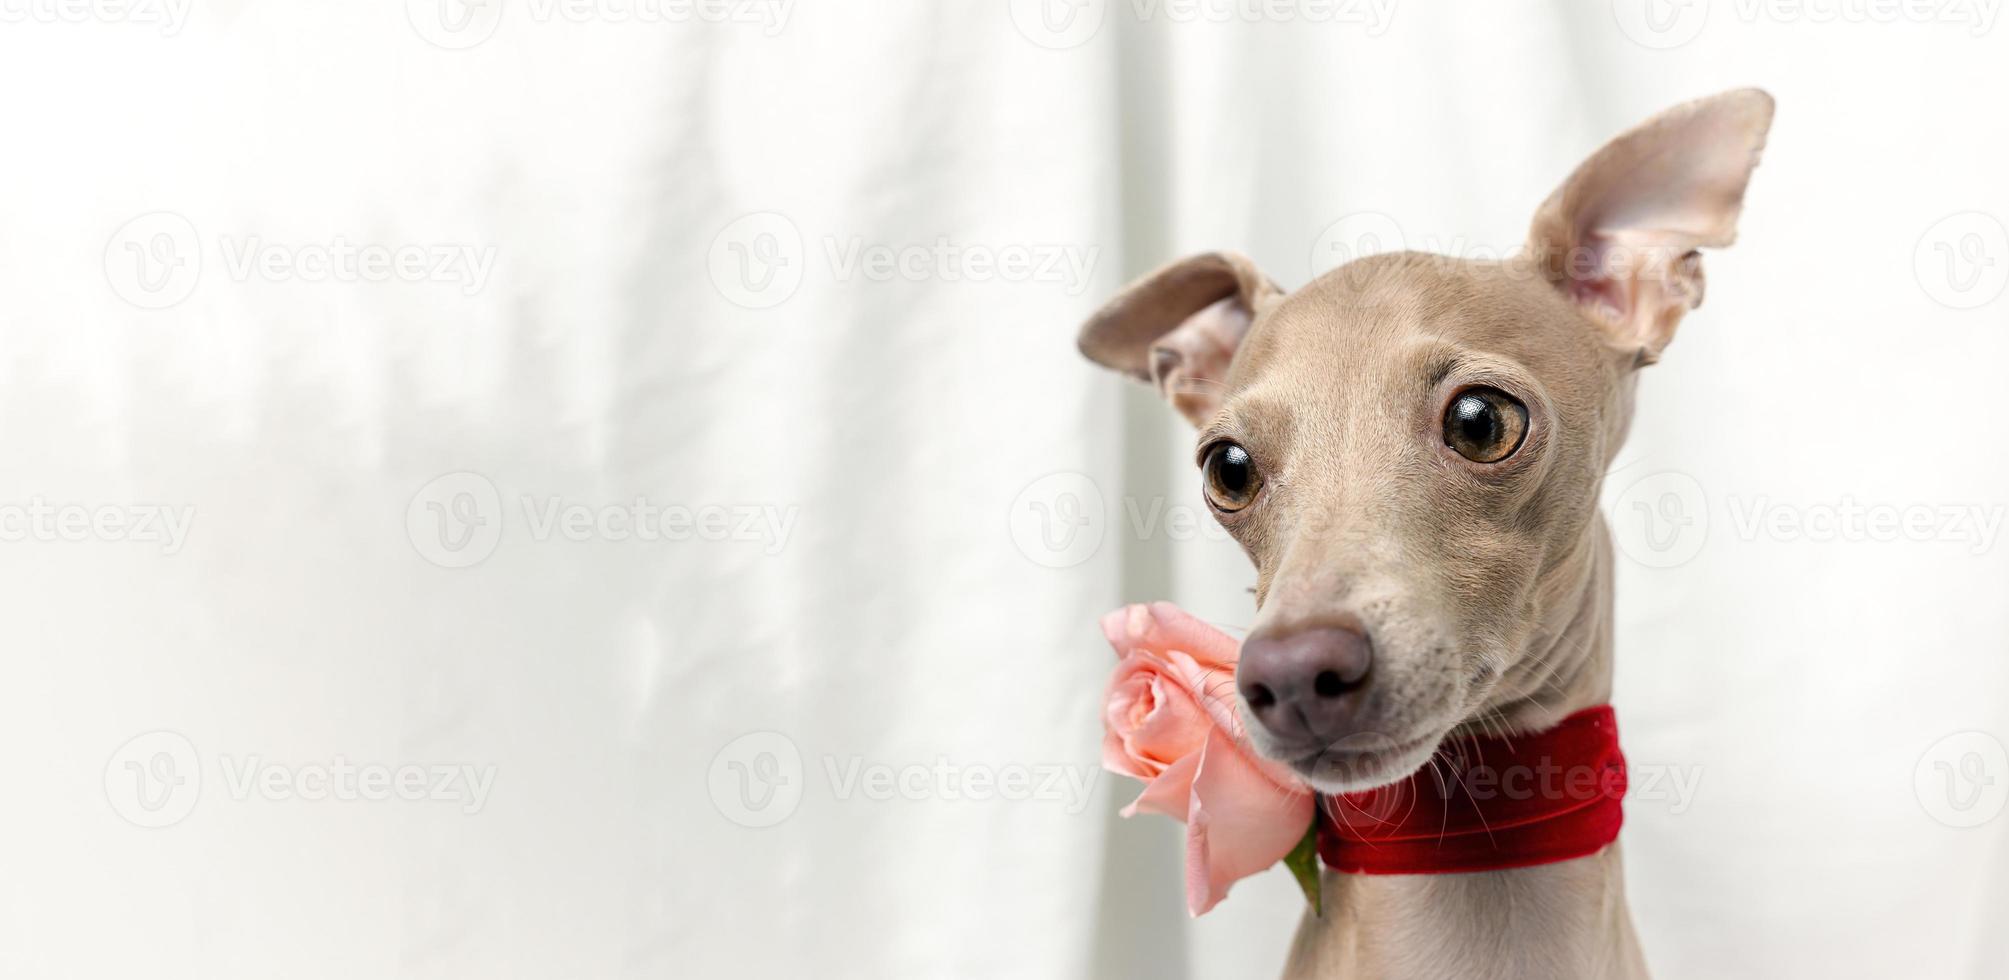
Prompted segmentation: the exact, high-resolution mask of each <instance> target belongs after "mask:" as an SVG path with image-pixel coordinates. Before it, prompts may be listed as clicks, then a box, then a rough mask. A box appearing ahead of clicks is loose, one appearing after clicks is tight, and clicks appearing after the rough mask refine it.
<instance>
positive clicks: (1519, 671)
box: [1458, 515, 1612, 734]
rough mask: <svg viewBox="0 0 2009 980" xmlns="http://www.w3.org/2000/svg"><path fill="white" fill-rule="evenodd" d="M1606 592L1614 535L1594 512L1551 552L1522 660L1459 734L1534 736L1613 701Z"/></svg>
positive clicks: (1609, 588)
mask: <svg viewBox="0 0 2009 980" xmlns="http://www.w3.org/2000/svg"><path fill="white" fill-rule="evenodd" d="M1611 595H1612V556H1611V532H1610V531H1609V530H1608V529H1607V528H1606V527H1605V523H1604V518H1603V516H1602V515H1599V516H1597V517H1595V518H1593V519H1592V520H1591V522H1590V523H1589V524H1588V525H1587V526H1586V527H1585V528H1584V531H1583V533H1582V534H1579V535H1577V536H1576V538H1575V539H1574V540H1572V541H1570V542H1569V543H1568V544H1567V545H1566V546H1564V547H1563V548H1561V549H1559V551H1558V552H1557V553H1556V554H1555V555H1554V557H1553V559H1552V564H1551V565H1550V568H1549V571H1548V573H1547V574H1545V575H1543V576H1542V578H1541V580H1540V583H1539V585H1538V586H1537V594H1536V597H1535V604H1534V615H1533V616H1532V617H1531V629H1530V631H1529V634H1528V636H1527V638H1526V639H1525V640H1524V642H1523V652H1522V654H1521V656H1520V657H1518V658H1517V659H1516V660H1515V661H1514V663H1513V665H1512V666H1510V667H1509V668H1508V669H1507V670H1506V672H1505V673H1504V674H1503V675H1502V676H1501V678H1500V681H1499V683H1498V684H1496V685H1495V686H1494V688H1493V691H1492V693H1491V694H1490V695H1489V696H1488V697H1487V698H1486V700H1485V703H1484V706H1483V707H1482V708H1481V709H1479V710H1478V711H1476V712H1474V713H1473V716H1472V717H1471V718H1469V719H1467V720H1466V722H1465V724H1464V725H1462V726H1460V727H1459V729H1458V732H1459V733H1460V734H1484V733H1487V732H1493V733H1498V732H1500V731H1502V730H1503V729H1504V731H1505V733H1507V734H1513V733H1517V732H1537V731H1541V730H1543V729H1546V728H1549V727H1551V726H1553V725H1554V724H1555V723H1556V722H1559V721H1561V720H1563V719H1564V718H1566V717H1568V716H1569V715H1571V714H1574V713H1576V712H1578V711H1581V710H1583V709H1585V708H1589V707H1592V706H1594V705H1600V704H1604V703H1606V702H1608V701H1610V700H1611V672H1612V641H1611Z"/></svg>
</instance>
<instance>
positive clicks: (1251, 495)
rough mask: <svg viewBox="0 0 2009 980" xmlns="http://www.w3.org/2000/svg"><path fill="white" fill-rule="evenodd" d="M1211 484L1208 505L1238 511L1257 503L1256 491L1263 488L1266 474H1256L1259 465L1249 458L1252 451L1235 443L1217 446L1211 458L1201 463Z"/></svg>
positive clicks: (1207, 480) (1209, 456)
mask: <svg viewBox="0 0 2009 980" xmlns="http://www.w3.org/2000/svg"><path fill="white" fill-rule="evenodd" d="M1200 469H1201V470H1202V471H1203V473H1204V476H1205V479H1206V484H1207V502H1208V503H1211V504H1213V505H1214V506H1215V507H1216V508H1217V509H1220V510H1224V511H1229V512H1233V511H1238V510H1241V509H1242V508H1244V507H1247V506H1248V505H1249V502H1250V501H1253V500H1255V499H1256V491H1258V490H1261V489H1262V488H1263V477H1262V474H1260V473H1257V472H1256V461H1255V460H1253V459H1250V458H1249V451H1248V450H1246V449H1243V448H1242V447H1240V446H1238V445H1235V444H1234V443H1232V442H1223V443H1218V444H1216V445H1215V446H1214V447H1213V448H1212V449H1209V450H1207V458H1206V459H1205V460H1204V461H1202V462H1201V463H1200Z"/></svg>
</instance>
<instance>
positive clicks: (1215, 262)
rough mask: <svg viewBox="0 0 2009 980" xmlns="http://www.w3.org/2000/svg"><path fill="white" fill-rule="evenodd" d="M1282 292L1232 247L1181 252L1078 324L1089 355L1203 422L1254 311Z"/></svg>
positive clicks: (1214, 408)
mask: <svg viewBox="0 0 2009 980" xmlns="http://www.w3.org/2000/svg"><path fill="white" fill-rule="evenodd" d="M1282 297H1283V290H1281V289H1278V288H1277V286H1276V284H1274V283H1272V282H1270V280H1269V279H1268V278H1267V277H1265V276H1264V275H1263V274H1262V273H1261V272H1259V271H1257V270H1256V267H1255V264H1254V263H1252V262H1250V261H1249V260H1248V259H1247V258H1246V257H1244V256H1241V255H1237V254H1234V253H1232V252H1208V253H1205V254H1203V255H1195V256H1192V257H1190V258H1185V259H1180V260H1179V261H1177V262H1174V263H1172V264H1170V265H1167V266H1165V267H1164V268H1161V269H1159V270H1158V271H1156V272H1153V273H1150V274H1149V275H1146V276H1144V277H1143V278H1141V279H1139V280H1137V281H1136V282H1133V283H1131V284H1130V285H1128V286H1125V287H1124V288H1123V291H1122V292H1121V293H1118V294H1117V295H1116V298H1115V299H1112V300H1110V301H1109V302H1108V303H1107V304H1105V305H1104V306H1103V307H1102V309H1100V310H1097V311H1096V312H1095V315H1094V316H1091V317H1089V318H1088V322H1087V323H1085V324H1083V325H1082V327H1081V339H1080V345H1081V352H1082V353H1083V354H1085V355H1087V356H1088V359H1089V360H1091V361H1094V362H1095V363H1097V364H1100V365H1102V366H1104V367H1107V368H1113V369H1115V370H1118V371H1121V372H1123V373H1125V374H1128V375H1130V376H1131V377H1133V378H1136V379H1137V380H1139V381H1143V382H1146V383H1149V384H1152V385H1155V386H1156V387H1157V388H1158V390H1159V393H1161V394H1163V395H1164V396H1165V400H1166V401H1169V402H1171V403H1172V407H1173V408H1175V409H1177V410H1178V412H1179V414H1181V415H1184V416H1185V417H1186V418H1187V420H1188V421H1190V422H1192V423H1193V424H1194V425H1203V424H1205V423H1206V421H1207V420H1208V419H1209V418H1211V417H1212V416H1213V415H1214V413H1215V412H1218V411H1220V408H1221V396H1222V394H1223V392H1224V391H1225V390H1226V387H1227V378H1228V365H1229V364H1230V363H1231V362H1232V361H1233V360H1234V357H1235V350H1236V348H1237V347H1239V346H1241V343H1242V337H1243V336H1244V335H1246V334H1247V333H1248V330H1249V324H1250V323H1252V322H1254V320H1255V318H1256V315H1257V314H1259V313H1261V312H1262V311H1263V310H1265V309H1268V308H1269V307H1270V305H1272V304H1273V303H1275V302H1276V301H1277V300H1278V299H1281V298H1282Z"/></svg>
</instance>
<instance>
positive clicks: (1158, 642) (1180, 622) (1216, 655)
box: [1102, 602, 1242, 667]
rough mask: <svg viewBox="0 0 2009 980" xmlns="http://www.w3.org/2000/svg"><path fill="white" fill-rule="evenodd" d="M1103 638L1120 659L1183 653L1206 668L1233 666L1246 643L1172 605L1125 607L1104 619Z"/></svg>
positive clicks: (1164, 603)
mask: <svg viewBox="0 0 2009 980" xmlns="http://www.w3.org/2000/svg"><path fill="white" fill-rule="evenodd" d="M1102 635H1103V636H1104V637H1105V638H1107V639H1108V640H1109V645H1110V646H1111V647H1114V648H1115V649H1116V653H1117V655H1118V656H1123V655H1127V654H1130V653H1132V652H1134V651H1137V650H1143V651H1146V652H1149V653H1154V654H1158V655H1159V656H1163V655H1165V654H1166V653H1169V652H1171V651H1174V650H1176V651H1179V652H1181V653H1184V654H1186V655H1187V656H1189V657H1191V658H1193V659H1194V660H1195V661H1197V662H1198V663H1200V664H1201V665H1202V666H1204V667H1233V666H1234V664H1235V661H1236V659H1237V658H1238V656H1239V654H1240V651H1241V648H1242V644H1241V641H1240V640H1237V639H1235V638H1234V637H1232V636H1229V635H1228V634H1226V633H1223V632H1221V631H1220V630H1218V629H1215V628H1214V627H1213V626H1212V625H1211V624H1209V623H1207V622H1206V621H1205V620H1202V619H1200V618H1198V617H1196V616H1194V615H1192V614H1191V613H1188V612H1187V611H1185V610H1184V609H1180V608H1179V607H1178V606H1175V605H1173V604H1171V603H1169V602H1154V603H1151V604H1150V605H1148V606H1147V605H1143V604H1141V603H1137V604H1132V605H1128V606H1124V607H1123V608H1121V609H1118V610H1115V611H1114V612H1111V613H1109V614H1108V615H1106V616H1103V617H1102Z"/></svg>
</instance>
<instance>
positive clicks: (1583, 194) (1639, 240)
mask: <svg viewBox="0 0 2009 980" xmlns="http://www.w3.org/2000/svg"><path fill="white" fill-rule="evenodd" d="M1771 125H1772V97H1771V96H1770V95H1767V94H1765V93H1764V92H1762V91H1760V90H1758V89H1754V88H1747V89H1738V90H1736V91H1732V92H1724V93H1722V94H1721V95H1713V96H1710V97H1708V98H1704V99H1697V100H1695V101H1693V102H1687V103H1683V104H1681V105H1678V106H1675V107H1674V108H1672V109H1669V110H1667V111H1665V112H1663V113H1661V114H1660V115H1657V116H1655V117H1653V118H1652V119H1649V120H1647V121H1646V122H1645V123H1643V124H1641V125H1639V126H1638V127H1635V128H1634V129H1632V130H1631V131H1630V132H1627V133H1626V134H1625V135H1623V136H1620V137H1618V138H1617V139H1615V140H1612V141H1611V142H1610V143H1607V144H1605V146H1604V148H1603V149H1601V150H1599V151H1597V153H1595V154H1593V155H1592V156H1591V158H1590V159H1588V160H1585V161H1584V162H1583V165H1581V166H1579V167H1577V169H1576V172H1575V173H1573V174H1571V175H1570V176H1569V179H1568V180H1565V181H1563V184H1562V186H1561V187H1558V188H1556V192H1555V193H1554V194H1551V195H1549V199H1548V200H1547V201H1544V202H1543V203H1542V206H1541V209H1540V210H1539V211H1537V212H1535V221H1534V226H1533V228H1531V229H1530V230H1529V234H1528V254H1529V256H1530V257H1531V258H1532V259H1533V260H1534V261H1535V262H1537V263H1538V268H1539V269H1540V271H1541V274H1542V275H1544V276H1545V277H1547V278H1548V280H1549V281H1550V282H1551V283H1554V284H1555V285H1556V287H1557V288H1558V289H1561V290H1563V291H1564V292H1565V293H1566V294H1567V295H1568V296H1569V297H1570V298H1571V299H1573V300H1575V301H1577V303H1578V304H1580V305H1581V306H1582V307H1583V308H1584V310H1585V311H1586V312H1587V313H1588V314H1589V315H1590V317H1591V319H1592V320H1594V321H1596V322H1597V323H1598V324H1599V325H1600V326H1602V327H1604V328H1605V329H1606V330H1607V331H1608V332H1609V334H1610V336H1611V339H1612V342H1613V343H1614V344H1616V345H1618V346H1619V347H1620V348H1621V349H1622V350H1625V351H1628V352H1631V353H1632V354H1633V355H1634V358H1635V363H1636V364H1651V363H1653V361H1654V360H1655V359H1657V358H1658V357H1659V356H1660V351H1661V349H1662V348H1664V347H1666V346H1667V342H1668V341H1669V340H1671V339H1673V337H1674V328H1675V326H1676V325H1678V324H1679V323H1680V322H1681V316H1682V314H1684V313H1686V312H1688V311H1689V310H1690V309H1693V308H1694V307H1696V306H1698V305H1700V304H1701V303H1702V282H1703V280H1702V259H1701V256H1700V255H1699V254H1698V253H1697V252H1696V249H1698V248H1705V247H1707V248H1721V247H1723V246H1725V245H1728V244H1730V243H1731V242H1732V241H1734V240H1736V238H1737V214H1738V212H1739V211H1740V210H1742V209H1743V206H1744V186H1745V184H1746V183H1748V182H1749V181H1750V179H1751V170H1752V168H1753V167H1756V166H1757V165H1758V154H1759V151H1761V150H1763V149H1764V148H1765V132H1766V130H1767V129H1769V128H1770V127H1771Z"/></svg>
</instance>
